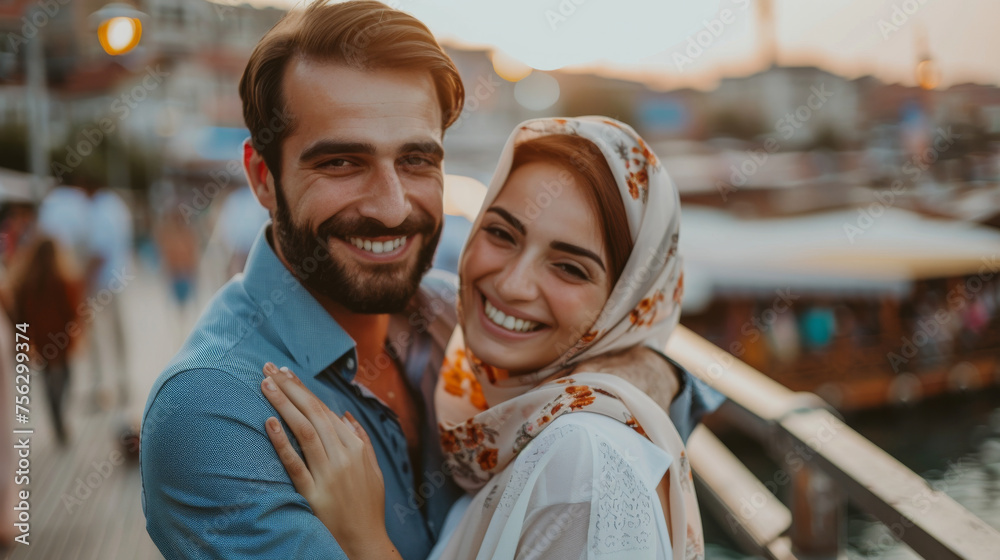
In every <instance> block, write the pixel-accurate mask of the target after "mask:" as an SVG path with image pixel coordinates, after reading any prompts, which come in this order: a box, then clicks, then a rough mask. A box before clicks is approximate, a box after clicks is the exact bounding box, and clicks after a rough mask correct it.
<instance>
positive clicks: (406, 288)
mask: <svg viewBox="0 0 1000 560" xmlns="http://www.w3.org/2000/svg"><path fill="white" fill-rule="evenodd" d="M275 192H276V199H277V200H276V203H277V208H276V210H275V216H274V238H275V239H274V240H275V243H276V244H277V245H278V246H280V247H281V252H282V254H283V255H284V257H285V261H286V262H287V264H288V265H289V266H291V267H292V270H293V272H294V273H295V275H296V277H298V278H299V280H300V281H301V282H302V283H303V284H304V285H305V286H306V287H307V288H309V289H310V290H312V291H313V292H315V293H318V294H321V295H323V296H324V297H326V298H328V299H330V300H332V301H333V302H335V303H337V304H339V305H340V306H342V307H344V308H345V309H347V310H349V311H351V312H354V313H399V312H402V311H404V310H405V309H406V305H407V304H408V303H409V302H410V300H411V299H413V296H414V295H416V293H417V290H418V289H419V288H420V280H421V279H422V278H423V276H424V274H426V273H427V271H428V270H430V268H431V264H432V262H433V259H434V251H435V249H436V248H437V244H438V240H439V239H440V238H441V229H442V226H443V223H444V221H443V220H442V221H441V223H439V224H437V227H436V228H435V224H434V220H433V219H432V218H431V217H430V216H428V215H427V214H426V213H423V212H421V213H420V214H411V215H410V216H408V217H407V218H406V220H405V221H404V222H403V223H402V224H400V225H398V226H396V227H394V228H387V227H385V226H384V225H382V223H381V222H379V221H378V220H374V219H371V218H358V219H355V220H348V219H341V218H338V216H336V215H334V216H331V217H330V218H329V219H327V220H326V221H325V222H323V223H322V224H320V225H319V227H318V228H317V229H316V231H315V232H313V231H311V230H310V229H309V227H308V226H300V225H299V224H296V223H295V222H294V221H293V220H292V215H291V212H290V210H289V208H288V204H287V202H286V200H285V196H284V193H283V192H282V188H281V186H280V185H277V184H276V185H275ZM418 233H419V234H421V237H422V239H423V246H422V247H420V248H419V254H418V255H417V261H416V263H414V265H412V268H411V269H409V270H407V269H406V264H405V263H402V262H390V263H360V262H359V263H356V264H348V263H343V262H338V261H337V260H336V259H335V258H331V257H332V255H330V253H329V249H328V247H329V245H328V243H329V240H330V239H331V238H333V237H337V238H339V239H343V240H345V241H346V239H347V238H348V237H349V236H350V237H383V236H389V237H394V238H398V237H404V236H405V237H407V238H408V239H407V243H413V242H414V241H415V240H414V239H410V238H411V237H412V236H413V235H414V234H418ZM406 260H409V259H406ZM352 269H353V270H352Z"/></svg>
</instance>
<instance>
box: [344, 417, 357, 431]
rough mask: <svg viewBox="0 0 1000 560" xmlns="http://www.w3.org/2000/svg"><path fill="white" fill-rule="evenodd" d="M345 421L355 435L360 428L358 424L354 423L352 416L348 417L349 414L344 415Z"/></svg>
mask: <svg viewBox="0 0 1000 560" xmlns="http://www.w3.org/2000/svg"><path fill="white" fill-rule="evenodd" d="M344 423H345V424H347V427H348V428H350V429H351V431H352V432H354V434H355V435H357V433H358V428H357V426H355V425H354V422H351V420H350V418H348V417H347V415H344Z"/></svg>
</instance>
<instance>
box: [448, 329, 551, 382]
mask: <svg viewBox="0 0 1000 560" xmlns="http://www.w3.org/2000/svg"><path fill="white" fill-rule="evenodd" d="M469 334H472V336H468V334H467V335H466V339H465V343H466V344H467V345H468V346H469V350H471V351H472V353H473V354H474V355H475V356H476V358H478V359H479V361H481V362H483V363H485V364H488V365H490V366H492V367H495V368H498V369H502V370H505V371H507V372H508V373H510V375H518V374H519V373H521V372H531V371H534V370H535V369H539V368H536V367H534V363H533V361H532V360H525V359H524V358H525V355H524V354H525V351H524V349H523V348H515V347H513V346H508V345H505V344H502V343H499V342H497V341H495V340H484V339H483V338H481V337H479V336H476V334H475V333H469ZM542 365H545V364H542ZM533 368H534V369H533Z"/></svg>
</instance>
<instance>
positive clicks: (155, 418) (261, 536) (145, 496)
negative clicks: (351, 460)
mask: <svg viewBox="0 0 1000 560" xmlns="http://www.w3.org/2000/svg"><path fill="white" fill-rule="evenodd" d="M269 231H270V227H269V226H265V227H264V228H263V229H262V231H261V234H260V235H258V237H257V240H256V241H255V243H254V245H253V248H252V249H251V251H250V254H249V256H248V258H247V263H246V267H245V271H244V273H243V274H242V275H238V276H236V277H235V278H234V279H233V280H231V281H230V282H229V283H227V284H226V285H225V286H224V287H223V288H222V289H221V290H220V291H219V293H218V294H216V295H215V297H214V298H213V299H212V301H211V302H210V303H209V305H208V307H207V308H206V310H205V312H204V313H203V315H202V316H201V318H200V319H199V321H198V323H197V325H196V326H195V328H194V330H193V332H192V333H191V335H190V337H189V338H188V340H187V341H186V342H185V343H184V345H183V347H182V348H181V350H180V352H179V353H178V354H177V356H176V357H175V358H174V359H173V361H172V362H171V363H170V364H169V365H168V366H167V368H166V369H165V370H164V371H163V373H162V374H161V375H160V377H159V379H157V381H156V383H155V384H154V386H153V388H152V391H151V392H150V395H149V400H148V401H147V403H146V410H145V413H144V415H143V423H142V453H141V471H142V505H143V511H144V512H145V514H146V528H147V530H148V532H149V535H150V536H151V537H152V539H153V542H154V543H156V545H157V547H159V549H160V552H161V553H162V554H163V555H164V557H166V558H167V559H168V560H172V559H174V558H187V559H196V558H268V559H278V558H281V559H283V558H295V559H310V558H324V559H338V558H346V556H345V555H344V553H343V552H342V551H341V549H340V547H339V546H338V545H337V542H336V541H335V540H334V539H333V537H332V536H331V535H330V533H329V531H328V530H327V529H326V527H325V526H324V525H323V524H322V523H321V522H320V521H319V519H318V518H316V517H315V516H314V515H313V513H312V510H311V509H310V507H309V504H308V503H307V502H306V500H305V499H304V498H303V497H302V496H301V495H300V494H299V493H298V492H296V491H295V488H294V486H293V485H292V483H291V480H290V479H289V478H288V474H287V473H286V472H285V469H284V467H283V466H282V465H281V463H280V461H279V460H278V457H277V454H276V453H275V451H274V448H273V447H272V446H271V442H270V440H269V439H268V437H267V434H266V432H265V431H264V422H265V420H266V419H267V418H268V417H270V416H277V413H276V411H275V410H274V408H273V407H272V406H271V405H270V403H268V402H267V400H266V399H265V398H264V396H263V394H262V393H261V391H260V383H261V381H262V380H263V372H262V368H263V366H264V364H265V363H266V362H269V361H270V362H274V363H275V364H277V365H278V366H279V367H280V366H288V367H290V368H292V369H293V370H294V371H295V372H296V373H297V374H298V376H299V378H300V379H301V380H302V382H303V383H304V384H305V385H306V387H308V388H309V389H310V390H311V391H312V392H313V393H315V394H316V396H317V397H319V398H320V399H321V400H323V402H325V403H326V404H327V406H329V407H330V409H331V410H333V411H334V412H336V413H337V414H343V413H344V412H347V411H350V412H351V413H352V414H353V415H354V417H355V418H357V419H358V421H359V422H360V423H361V424H362V425H363V426H364V428H365V430H366V431H367V432H368V434H369V436H370V437H371V439H372V443H373V445H374V447H375V453H376V455H377V457H378V463H379V467H380V468H381V469H382V474H383V477H384V479H385V491H386V492H385V493H386V496H385V499H386V519H385V524H386V529H387V531H388V534H389V537H390V538H391V539H392V541H393V543H394V544H395V545H396V547H397V548H398V549H399V551H400V553H401V554H402V556H403V558H405V559H406V560H422V559H423V558H425V557H426V556H427V554H428V553H429V552H430V550H431V548H432V547H433V545H434V543H435V541H436V540H437V537H438V536H439V534H440V531H441V528H442V525H443V523H444V519H445V516H446V514H447V512H448V509H449V508H450V506H451V504H452V503H453V502H454V501H455V500H456V499H457V498H458V496H459V495H461V491H460V489H459V488H458V487H457V486H456V485H455V484H454V483H453V482H452V481H451V479H450V477H448V476H447V474H446V473H445V472H444V470H443V469H442V465H443V461H442V455H441V448H440V445H439V444H438V441H439V440H438V438H439V436H438V430H437V420H436V416H435V414H434V410H433V402H434V399H433V395H434V388H435V385H436V383H437V376H438V372H439V369H440V366H441V363H442V360H443V356H444V350H445V348H446V346H447V343H448V339H449V337H450V335H451V332H452V329H453V328H454V327H455V322H456V317H455V298H456V282H455V280H456V279H455V277H454V275H450V274H447V273H437V272H434V271H432V272H431V273H430V274H428V275H427V276H425V278H424V280H423V282H422V284H421V289H420V291H419V293H418V295H417V297H415V298H414V301H413V302H411V304H410V305H409V307H408V308H407V309H406V310H405V311H404V312H403V313H400V314H397V315H392V316H391V318H390V326H389V335H388V340H387V341H386V347H387V349H388V350H390V352H389V354H390V355H392V356H395V359H396V360H397V365H398V367H399V368H400V371H401V372H404V374H405V376H406V380H407V383H408V386H409V388H410V391H411V393H412V395H413V396H414V400H415V401H416V402H417V405H418V407H419V408H420V413H421V418H422V419H423V421H422V423H421V437H422V440H421V446H420V457H419V462H420V464H413V462H412V460H411V458H410V455H409V453H408V451H407V444H406V439H405V437H404V435H403V431H402V428H401V427H400V425H399V422H398V420H397V417H396V415H395V414H394V413H393V412H392V410H390V409H389V408H388V407H387V406H386V405H385V404H384V403H382V402H381V401H380V400H379V399H378V398H377V397H375V396H374V395H373V394H372V393H371V392H370V391H368V389H367V388H365V387H364V386H362V385H361V384H359V383H357V382H356V381H355V379H354V375H355V373H356V372H357V354H356V352H355V345H354V341H353V340H352V339H351V338H350V336H348V334H347V333H346V332H344V330H343V329H342V328H341V327H340V326H339V325H338V324H337V323H336V322H335V321H334V320H333V318H332V317H331V316H330V315H329V313H327V312H326V310H324V309H323V308H322V306H320V304H319V302H317V301H316V300H315V298H313V297H312V295H311V294H309V292H308V291H307V290H306V289H305V288H304V287H303V286H302V285H301V284H300V283H299V281H298V280H297V279H296V278H295V277H294V276H293V275H292V274H291V273H290V272H289V271H288V269H287V268H285V266H284V265H283V264H282V263H281V261H280V260H279V259H278V257H277V256H276V255H275V253H274V251H273V249H272V248H271V244H270V243H269V241H268V233H269ZM309 268H310V267H309V263H303V270H305V271H306V272H308V271H309ZM719 402H721V396H720V395H719V394H718V393H715V392H714V391H712V390H711V389H708V388H707V386H705V385H704V384H702V383H701V382H700V381H698V380H696V379H694V378H693V377H692V376H691V375H690V374H689V373H687V372H684V373H683V375H682V376H681V391H680V394H678V396H677V397H676V398H675V400H674V402H673V404H672V405H671V411H670V412H671V414H670V415H671V418H672V419H673V421H674V423H675V425H676V426H677V429H678V431H679V432H680V433H681V435H682V436H683V437H684V438H685V439H686V438H687V436H688V435H689V434H690V432H691V430H692V429H693V428H694V426H695V424H696V423H697V422H698V420H699V419H700V417H701V415H702V414H704V413H705V412H706V411H708V410H712V409H714V408H715V407H716V406H718V403H719ZM286 432H288V430H287V427H286ZM289 434H290V432H289ZM293 441H294V440H293Z"/></svg>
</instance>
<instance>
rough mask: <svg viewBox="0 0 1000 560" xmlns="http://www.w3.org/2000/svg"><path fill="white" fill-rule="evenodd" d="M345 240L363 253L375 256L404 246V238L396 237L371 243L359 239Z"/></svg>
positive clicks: (367, 240) (368, 240)
mask: <svg viewBox="0 0 1000 560" xmlns="http://www.w3.org/2000/svg"><path fill="white" fill-rule="evenodd" d="M347 240H348V241H350V242H351V245H354V246H355V247H357V248H358V249H364V250H365V251H370V252H372V253H375V254H376V255H380V254H382V253H388V252H389V251H394V250H396V249H398V248H400V247H402V246H403V245H406V237H398V238H396V239H393V240H391V241H372V240H370V239H362V238H360V237H348V238H347Z"/></svg>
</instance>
